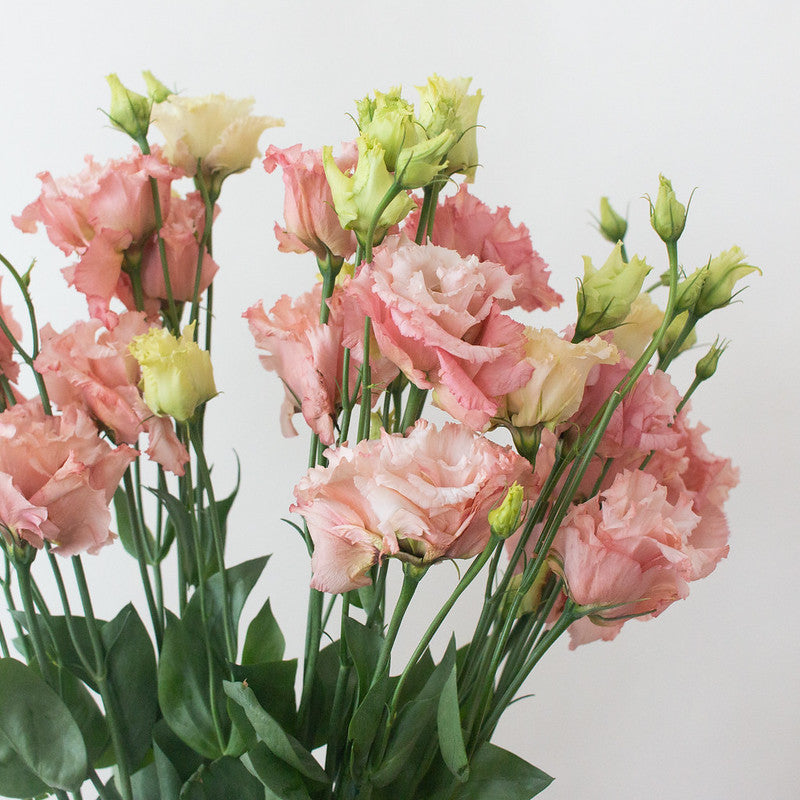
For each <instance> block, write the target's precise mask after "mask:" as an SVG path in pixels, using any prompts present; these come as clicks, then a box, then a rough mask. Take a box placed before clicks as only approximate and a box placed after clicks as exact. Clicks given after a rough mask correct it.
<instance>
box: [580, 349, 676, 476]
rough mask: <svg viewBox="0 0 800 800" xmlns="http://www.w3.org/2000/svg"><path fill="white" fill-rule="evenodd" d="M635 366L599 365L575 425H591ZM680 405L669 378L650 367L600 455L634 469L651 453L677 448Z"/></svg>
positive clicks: (600, 447) (616, 416) (625, 401)
mask: <svg viewBox="0 0 800 800" xmlns="http://www.w3.org/2000/svg"><path fill="white" fill-rule="evenodd" d="M632 364H633V362H632V361H631V360H630V359H629V358H623V359H622V360H621V361H619V363H617V364H610V365H601V366H599V367H598V368H597V370H595V371H594V372H593V373H592V376H591V378H590V380H589V381H587V384H586V389H585V391H584V394H583V400H582V401H581V406H580V409H579V410H578V412H577V413H576V414H575V416H574V417H573V418H572V419H571V422H572V423H575V424H577V425H578V426H580V427H584V426H586V425H588V424H589V422H590V421H591V420H592V418H593V417H594V416H595V414H596V413H597V412H598V411H599V410H600V409H601V408H602V406H603V404H604V403H605V401H606V400H607V399H608V397H609V396H610V395H611V393H612V392H613V391H614V389H615V388H616V387H617V384H618V383H619V382H620V381H621V380H622V379H623V378H624V377H625V374H626V373H627V372H628V370H629V369H630V368H631V366H632ZM679 402H680V394H679V393H678V390H677V389H676V388H675V386H674V385H673V384H672V381H671V380H670V378H669V375H667V374H666V373H665V372H662V371H661V370H653V371H650V369H649V368H648V369H647V370H646V371H645V372H643V373H642V375H641V376H640V377H639V379H638V380H637V382H636V385H635V386H634V387H633V389H632V390H631V391H630V392H628V394H626V395H625V397H624V398H623V400H622V403H621V404H620V405H619V407H618V408H617V409H616V410H615V411H614V414H613V415H612V417H611V420H610V421H609V423H608V427H607V428H606V431H605V433H604V434H603V437H602V439H601V440H600V444H599V445H598V447H597V453H598V455H600V456H602V457H604V458H621V459H623V460H624V462H625V465H626V466H633V462H634V461H636V459H641V458H643V457H644V456H646V455H647V454H648V453H649V452H650V451H651V450H656V449H665V448H672V447H675V446H676V443H677V439H678V435H677V432H676V431H675V430H674V429H673V428H672V422H673V420H674V418H675V409H676V407H677V405H678V403H679ZM637 466H638V465H637Z"/></svg>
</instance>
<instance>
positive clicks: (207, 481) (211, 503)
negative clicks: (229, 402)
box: [188, 422, 237, 662]
mask: <svg viewBox="0 0 800 800" xmlns="http://www.w3.org/2000/svg"><path fill="white" fill-rule="evenodd" d="M188 427H189V438H190V439H191V442H192V446H193V448H194V452H195V455H196V456H197V471H198V473H199V478H200V484H201V486H202V487H203V489H204V490H205V493H206V497H207V499H208V513H209V516H210V517H211V533H212V536H213V538H214V552H215V554H216V556H217V565H218V566H219V572H220V577H221V579H222V624H223V627H224V629H225V643H226V646H227V656H228V661H231V662H234V661H235V660H236V651H237V646H236V634H235V631H234V630H233V617H232V615H231V605H230V587H229V585H228V571H227V570H226V568H225V542H224V540H223V535H222V527H221V525H220V522H219V514H218V513H217V501H216V498H215V497H214V485H213V483H212V481H211V471H210V470H209V468H208V462H207V461H206V456H205V452H204V450H203V441H202V439H201V435H200V428H199V427H198V426H197V425H195V424H194V423H192V422H189V423H188Z"/></svg>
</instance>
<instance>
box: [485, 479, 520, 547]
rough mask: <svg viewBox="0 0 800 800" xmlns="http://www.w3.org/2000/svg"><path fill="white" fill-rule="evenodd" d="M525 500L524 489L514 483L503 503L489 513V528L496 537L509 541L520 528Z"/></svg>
mask: <svg viewBox="0 0 800 800" xmlns="http://www.w3.org/2000/svg"><path fill="white" fill-rule="evenodd" d="M524 499H525V493H524V492H523V491H522V487H521V486H520V485H519V484H518V483H517V482H516V481H514V483H512V484H511V486H510V487H509V489H508V491H507V492H506V496H505V497H504V498H503V502H502V503H500V505H499V506H497V508H493V509H492V510H491V511H490V512H489V527H490V528H491V529H492V533H493V534H494V535H495V536H499V537H500V538H501V539H507V538H508V537H509V536H511V534H512V533H514V531H515V530H516V529H517V528H518V527H519V514H520V511H521V510H522V501H523V500H524Z"/></svg>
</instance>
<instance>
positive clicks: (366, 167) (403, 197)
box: [322, 136, 415, 243]
mask: <svg viewBox="0 0 800 800" xmlns="http://www.w3.org/2000/svg"><path fill="white" fill-rule="evenodd" d="M356 144H357V146H358V163H357V164H356V168H355V171H354V172H353V174H352V175H345V174H344V173H343V172H342V171H341V170H340V169H339V167H338V166H337V164H336V162H335V161H334V159H333V151H332V150H331V148H330V147H324V148H323V149H322V164H323V166H324V168H325V177H326V178H327V179H328V185H329V186H330V187H331V196H332V197H333V207H334V208H335V209H336V214H337V216H338V217H339V222H340V224H341V226H342V227H343V228H345V229H347V230H352V231H355V234H356V236H357V237H358V239H359V241H360V242H362V243H363V242H364V240H365V239H366V235H367V231H368V230H369V227H370V222H371V221H372V218H373V216H374V215H375V212H376V211H377V209H378V206H379V205H380V204H381V202H382V201H383V200H384V198H385V197H386V196H387V194H389V192H391V191H393V190H395V189H396V188H397V187H396V186H395V183H394V178H393V176H392V174H391V173H390V172H389V170H388V169H387V168H386V162H385V160H384V150H383V147H381V145H380V144H379V143H378V142H377V141H375V140H374V139H370V138H368V137H366V136H359V137H358V139H357V140H356ZM414 207H415V205H414V202H413V200H411V198H410V197H409V196H408V195H407V194H406V193H405V192H402V191H401V192H400V193H399V194H398V195H397V196H396V197H395V198H394V199H393V200H392V201H391V202H390V203H389V205H388V206H387V207H386V208H385V209H384V210H383V212H382V213H381V215H380V217H379V219H378V222H377V225H376V226H375V235H376V238H377V239H378V240H380V238H381V237H382V236H383V235H384V234H385V233H386V229H387V228H389V227H390V226H391V225H395V224H397V223H398V222H400V220H402V219H404V218H405V217H406V216H407V214H408V213H409V212H410V211H411V210H412V209H413V208H414Z"/></svg>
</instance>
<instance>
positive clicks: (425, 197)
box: [414, 186, 433, 244]
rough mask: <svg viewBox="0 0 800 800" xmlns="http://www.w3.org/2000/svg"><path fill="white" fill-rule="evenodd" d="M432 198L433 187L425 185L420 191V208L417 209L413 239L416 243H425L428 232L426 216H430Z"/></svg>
mask: <svg viewBox="0 0 800 800" xmlns="http://www.w3.org/2000/svg"><path fill="white" fill-rule="evenodd" d="M432 200H433V189H432V187H431V186H426V187H425V188H424V189H423V192H422V208H420V210H419V223H418V224H417V233H416V236H415V237H414V241H415V242H416V243H417V244H425V238H426V236H427V233H428V217H429V216H430V211H431V203H432Z"/></svg>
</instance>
